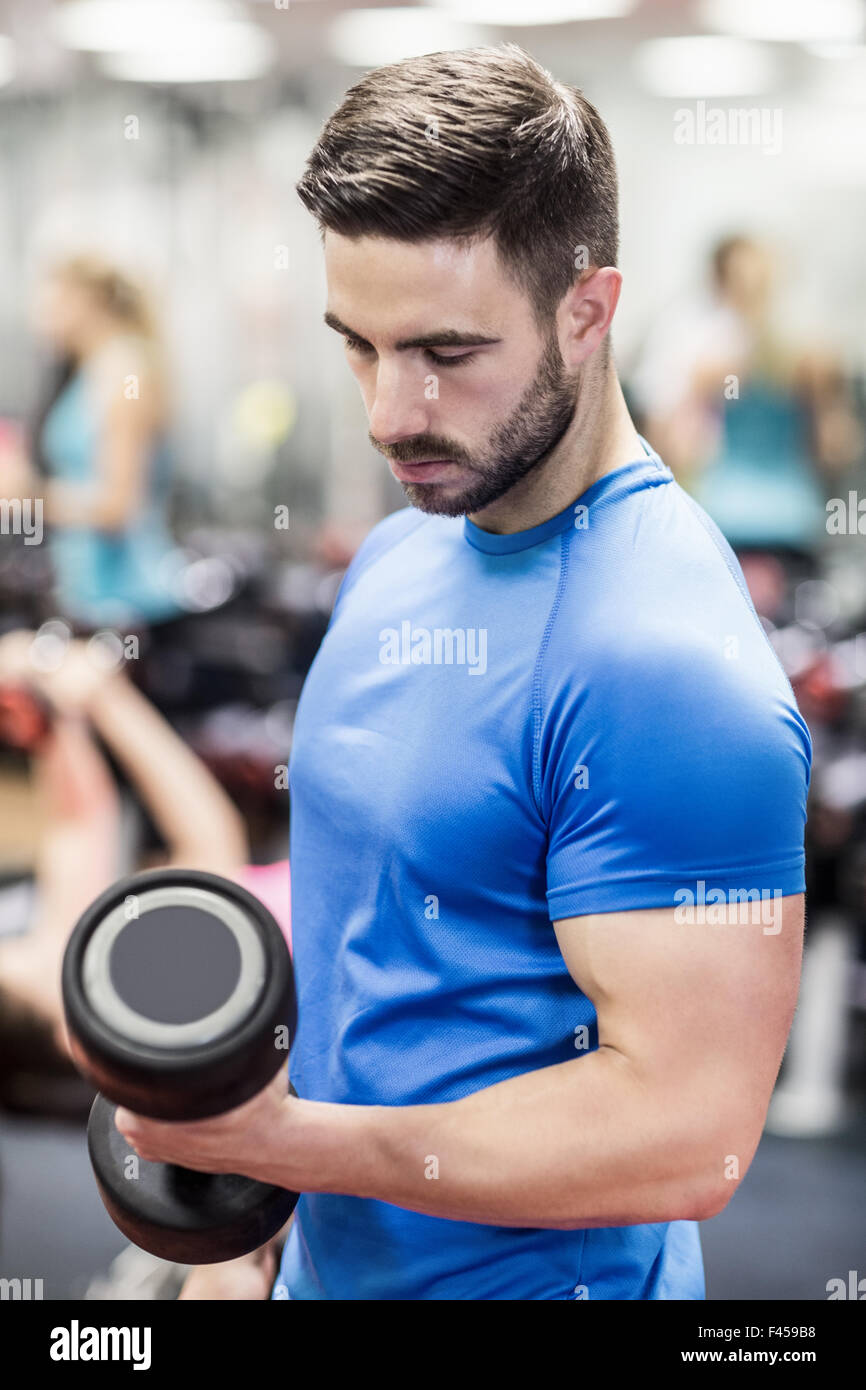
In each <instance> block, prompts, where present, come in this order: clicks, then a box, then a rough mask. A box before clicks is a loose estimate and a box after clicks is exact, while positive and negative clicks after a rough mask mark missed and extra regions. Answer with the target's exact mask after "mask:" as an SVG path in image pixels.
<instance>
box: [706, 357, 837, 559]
mask: <svg viewBox="0 0 866 1390" xmlns="http://www.w3.org/2000/svg"><path fill="white" fill-rule="evenodd" d="M721 426H722V428H721V436H720V439H719V445H718V449H717V451H716V454H715V457H714V458H713V459H712V460H711V461H710V463H709V464H708V465H707V467H706V469H705V470H704V472H703V473H701V474H699V475H698V477H697V479H696V480H695V483H694V485H693V494H694V496H695V498H696V500H697V501H698V502H699V503H700V504H701V506H702V507H703V508H704V510H705V511H707V512H708V513H709V515H710V516H711V517H712V518H713V520H714V521H715V523H716V525H717V526H718V527H719V528H720V530H721V531H722V532H723V533H724V535H725V537H726V538H727V540H728V541H729V542H730V544H731V545H732V546H734V547H738V546H761V545H791V546H796V547H799V548H802V549H805V550H810V549H811V548H812V547H813V546H815V545H816V544H817V543H818V542H819V541H820V539H821V536H822V534H824V523H825V519H826V512H825V506H824V503H825V498H824V491H823V488H822V486H821V483H820V481H819V479H818V477H817V476H816V473H815V467H814V465H813V463H812V460H811V456H810V448H809V418H808V414H807V411H806V409H805V407H804V406H803V404H802V402H801V401H799V400H798V399H797V398H796V396H794V395H792V393H791V392H790V391H787V390H784V389H782V388H781V387H778V386H776V385H774V384H772V383H770V382H767V381H761V380H755V381H749V382H748V383H747V384H746V385H745V386H744V388H743V390H742V392H741V395H740V397H739V399H737V400H726V401H725V402H724V403H723V406H722V420H721Z"/></svg>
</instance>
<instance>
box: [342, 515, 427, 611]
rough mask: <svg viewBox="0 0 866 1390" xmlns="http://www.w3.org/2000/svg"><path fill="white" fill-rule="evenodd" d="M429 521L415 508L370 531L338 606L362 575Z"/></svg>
mask: <svg viewBox="0 0 866 1390" xmlns="http://www.w3.org/2000/svg"><path fill="white" fill-rule="evenodd" d="M429 521H430V517H429V516H427V515H426V514H425V513H423V512H419V511H418V509H417V508H416V507H400V508H399V510H398V511H396V512H390V513H389V514H388V516H386V517H383V518H382V520H381V521H378V522H377V523H376V525H375V526H374V527H373V529H372V530H371V531H368V533H367V535H366V536H365V537H364V539H363V541H362V542H361V544H360V545H359V546H358V549H357V550H356V551H355V554H354V556H353V557H352V561H351V563H350V565H349V567H348V569H347V570H346V573H345V574H344V576H343V582H342V584H341V585H340V590H339V593H338V595H337V603H340V602H341V601H342V600H343V599H344V598H345V596H346V594H347V593H348V592H349V590H350V589H352V588H353V587H354V586H355V584H356V583H357V582H358V580H359V578H360V577H361V575H362V574H364V573H365V572H366V571H367V570H369V569H371V568H372V567H373V565H375V564H376V562H377V560H379V559H381V558H382V556H384V555H386V554H388V552H390V551H391V550H393V549H394V547H395V546H398V545H400V543H401V542H402V541H404V540H405V539H406V538H407V537H408V536H411V535H413V534H414V533H415V532H416V531H417V530H419V529H420V528H421V527H422V526H424V525H425V524H426V523H428V522H429ZM335 612H336V605H335Z"/></svg>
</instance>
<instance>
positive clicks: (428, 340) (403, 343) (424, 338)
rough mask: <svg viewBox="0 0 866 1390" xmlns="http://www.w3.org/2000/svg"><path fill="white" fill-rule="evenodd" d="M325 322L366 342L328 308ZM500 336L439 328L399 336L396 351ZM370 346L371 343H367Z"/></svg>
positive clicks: (482, 341)
mask: <svg viewBox="0 0 866 1390" xmlns="http://www.w3.org/2000/svg"><path fill="white" fill-rule="evenodd" d="M325 323H326V324H327V325H328V327H329V328H333V329H334V332H335V333H343V334H345V335H346V336H347V337H349V338H357V339H358V341H359V342H361V343H367V339H366V338H363V337H362V336H361V334H360V333H356V332H355V330H354V329H353V328H349V326H348V324H345V323H343V321H342V319H339V318H338V317H337V315H336V314H332V313H331V311H330V309H329V310H328V312H327V313H326V314H325ZM501 342H502V339H501V338H487V337H485V336H484V334H483V333H458V331H457V329H456V328H441V329H439V330H438V331H437V332H435V333H424V334H422V335H421V336H420V337H418V338H401V339H400V341H399V342H398V343H397V344H396V349H397V351H398V352H407V351H408V350H409V349H410V348H429V347H482V346H483V345H484V344H485V343H501ZM367 346H368V347H372V344H371V343H367Z"/></svg>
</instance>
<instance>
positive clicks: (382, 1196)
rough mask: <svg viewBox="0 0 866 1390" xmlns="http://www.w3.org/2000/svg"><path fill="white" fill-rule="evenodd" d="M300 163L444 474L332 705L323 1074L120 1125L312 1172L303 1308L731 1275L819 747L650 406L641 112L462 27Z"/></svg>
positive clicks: (403, 437)
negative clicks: (653, 422) (485, 45)
mask: <svg viewBox="0 0 866 1390" xmlns="http://www.w3.org/2000/svg"><path fill="white" fill-rule="evenodd" d="M299 192H300V196H301V198H302V199H303V201H304V203H305V205H306V206H307V207H308V208H309V209H310V210H311V211H312V212H313V213H314V214H315V216H316V217H317V219H318V222H319V224H320V227H321V229H322V232H323V243H324V254H325V261H326V267H327V279H328V307H327V314H326V318H327V322H328V323H329V325H330V326H331V327H332V328H334V329H336V331H337V332H339V333H341V334H342V335H343V337H344V338H345V343H346V351H347V354H348V357H349V362H350V364H351V368H352V370H353V372H354V373H355V376H356V378H357V380H358V383H359V386H360V389H361V393H362V396H363V398H364V404H365V406H366V409H367V412H368V416H369V425H370V439H371V441H372V442H373V444H374V446H375V447H376V448H377V449H378V450H379V451H380V452H381V453H382V454H383V455H384V456H385V457H386V458H387V459H388V462H389V464H390V466H391V468H392V471H393V472H394V474H395V476H396V477H397V478H398V479H400V481H401V482H402V483H403V485H404V487H405V492H406V496H407V498H408V500H409V503H410V504H411V505H410V506H409V507H406V508H404V509H401V510H399V511H397V512H396V513H394V514H392V515H391V516H388V517H386V518H385V520H384V521H382V522H381V523H380V524H379V525H378V526H376V527H375V528H374V529H373V531H372V532H371V533H370V535H369V536H368V537H367V539H366V540H365V542H364V543H363V544H362V546H361V547H360V550H359V551H358V553H357V555H356V557H355V559H354V561H353V563H352V564H351V566H350V568H349V571H348V573H347V574H346V577H345V579H344V581H343V584H342V587H341V591H340V594H339V596H338V600H337V604H336V606H335V610H334V613H333V616H332V620H331V623H330V627H329V630H328V633H327V635H326V636H325V639H324V641H323V643H322V646H321V648H320V651H319V653H318V655H317V658H316V660H315V662H314V664H313V667H312V669H311V670H310V673H309V675H308V677H307V682H306V686H305V689H304V692H303V695H302V698H301V701H300V705H299V709H298V715H297V723H296V728H295V738H294V743H293V749H292V759H291V766H290V787H291V796H292V828H291V851H290V857H291V864H292V899H293V902H292V913H293V933H294V950H295V962H296V969H297V978H298V988H299V1028H298V1034H297V1038H296V1041H295V1043H294V1047H293V1051H292V1056H291V1073H292V1081H293V1083H294V1085H295V1087H296V1088H297V1090H298V1092H299V1095H300V1097H301V1099H293V1098H289V1097H287V1096H286V1094H285V1078H282V1079H281V1081H280V1082H278V1083H277V1084H275V1085H274V1086H271V1087H270V1088H268V1090H267V1091H266V1092H264V1093H263V1094H262V1095H261V1096H259V1097H257V1098H256V1099H255V1100H254V1101H252V1102H251V1103H249V1104H248V1105H246V1106H243V1107H241V1108H240V1109H239V1110H237V1111H235V1112H233V1114H232V1115H229V1116H227V1117H223V1118H220V1119H215V1120H208V1121H203V1122H200V1123H197V1124H189V1125H182V1126H179V1125H164V1124H159V1123H156V1122H147V1121H140V1120H138V1119H137V1118H135V1117H132V1116H130V1115H129V1114H128V1112H123V1113H121V1114H120V1115H119V1117H118V1123H119V1125H120V1127H121V1129H122V1130H123V1132H124V1133H125V1134H126V1136H127V1138H129V1139H130V1141H131V1142H132V1143H134V1144H135V1147H136V1148H138V1149H139V1151H140V1152H141V1153H142V1154H143V1155H144V1156H145V1157H154V1158H164V1159H170V1160H173V1161H176V1162H181V1163H186V1164H188V1165H189V1166H192V1167H197V1168H204V1169H206V1170H208V1171H239V1172H244V1173H249V1174H252V1175H253V1176H256V1177H260V1178H262V1179H265V1180H268V1181H275V1182H278V1183H281V1184H283V1185H284V1186H286V1187H288V1188H292V1189H295V1190H298V1191H300V1192H301V1193H302V1194H303V1195H302V1197H301V1199H300V1202H299V1204H298V1207H297V1210H296V1215H295V1219H294V1222H293V1225H292V1229H291V1231H290V1233H289V1237H288V1240H287V1242H286V1246H285V1250H284V1254H283V1259H282V1268H281V1272H280V1275H279V1277H278V1279H277V1283H276V1285H275V1287H274V1291H273V1296H274V1297H278V1298H280V1297H281V1298H285V1297H289V1298H293V1299H400V1300H404V1299H575V1298H577V1299H590V1300H592V1299H623V1298H625V1299H667V1298H683V1299H701V1298H703V1297H704V1279H703V1270H702V1262H701V1253H700V1245H699V1239H698V1229H697V1226H696V1224H695V1223H696V1222H697V1221H700V1220H701V1219H704V1218H707V1217H711V1216H714V1215H715V1214H716V1213H717V1212H719V1211H721V1210H722V1208H723V1207H724V1206H725V1205H726V1203H727V1202H728V1201H729V1200H730V1197H731V1195H732V1194H733V1192H734V1191H735V1189H736V1187H737V1185H738V1183H739V1182H740V1181H741V1180H742V1178H743V1176H744V1174H745V1172H746V1170H747V1168H748V1166H749V1163H750V1161H751V1159H752V1156H753V1154H754V1151H755V1149H756V1147H757V1144H758V1141H759V1138H760V1135H761V1129H762V1125H763V1121H764V1117H765V1114H766V1110H767V1106H768V1102H769V1098H770V1094H771V1091H772V1087H773V1083H774V1081H775V1078H776V1075H777V1072H778V1069H779V1065H780V1061H781V1058H782V1053H783V1050H784V1046H785V1040H786V1037H787V1034H788V1030H789V1027H790V1024H791V1019H792V1014H793V1010H794V1004H795V998H796V993H797V985H798V976H799V966H800V957H801V946H802V930H803V916H804V899H803V889H804V876H803V859H804V857H803V827H804V817H805V799H806V792H807V787H808V781H809V771H810V758H811V745H810V740H809V734H808V731H807V729H806V726H805V724H804V722H803V720H802V719H801V717H800V715H799V713H798V711H797V708H796V705H795V702H794V698H793V695H792V692H791V688H790V686H789V684H788V682H787V680H786V678H785V675H784V673H783V672H782V670H781V667H780V666H779V664H778V662H777V660H776V657H775V655H774V653H773V651H772V648H771V647H770V645H769V642H768V641H767V638H766V636H765V633H764V631H763V629H762V628H761V626H760V624H759V622H758V620H757V617H756V615H755V612H754V609H753V608H752V606H751V603H750V601H749V598H748V594H747V591H746V589H745V586H744V584H743V581H742V576H741V573H740V570H739V568H738V566H737V563H736V560H735V559H734V556H733V554H732V552H731V551H730V549H729V548H728V546H727V544H726V542H725V541H724V539H723V538H722V536H721V534H720V533H719V532H718V530H717V529H716V528H715V526H714V525H713V523H712V522H711V521H710V520H709V519H708V518H707V517H706V516H705V515H704V513H702V512H701V511H700V509H699V508H698V507H697V506H696V505H695V504H694V503H693V502H692V501H691V500H690V499H689V498H688V496H687V495H686V494H685V493H684V492H683V491H682V490H681V489H680V488H679V487H678V485H677V484H676V482H675V481H674V479H673V476H672V474H671V473H670V471H669V470H668V469H667V467H666V466H665V465H664V464H663V463H662V462H661V460H660V459H659V458H658V457H657V455H655V454H654V453H653V452H652V450H650V449H649V447H648V446H647V445H646V444H645V443H644V442H643V440H642V439H640V438H639V437H638V436H637V435H636V433H635V430H634V428H633V426H632V423H631V420H630V418H629V416H628V413H627V411H626V408H625V405H624V402H623V397H622V395H621V392H620V389H619V384H618V382H617V378H616V374H615V370H614V367H613V364H612V361H611V359H610V355H609V352H608V346H607V334H608V329H609V327H610V323H611V320H612V318H613V314H614V310H615V308H616V304H617V299H618V295H619V289H620V281H621V277H620V274H619V272H618V271H617V270H616V269H615V262H616V254H617V215H616V176H615V169H614V161H613V155H612V152H611V148H610V142H609V139H608V135H607V132H606V130H605V127H604V125H603V124H602V121H601V119H600V118H599V116H598V114H597V112H596V111H595V110H594V109H593V108H592V107H591V106H590V105H589V103H588V102H586V100H585V99H584V98H583V97H582V96H581V95H580V94H579V93H578V92H576V91H575V90H574V89H571V88H567V87H563V86H561V85H560V84H559V83H556V82H554V81H553V79H552V78H551V77H550V75H549V74H548V73H547V72H545V71H544V70H543V69H542V68H540V67H539V66H538V65H537V64H536V63H535V62H534V61H533V60H532V59H531V58H530V57H529V56H528V55H526V54H525V53H524V52H522V51H521V50H520V49H519V48H516V47H513V46H510V45H509V46H505V47H503V48H497V49H478V50H471V51H463V52H450V53H438V54H432V55H427V56H425V57H421V58H414V59H411V60H408V61H406V62H402V63H398V64H396V65H392V66H390V67H387V68H383V69H380V70H378V71H374V72H371V73H369V74H367V75H366V76H365V77H364V78H363V79H362V80H361V81H360V82H359V83H358V84H357V85H356V86H355V87H353V88H352V89H351V90H350V91H349V92H348V94H347V96H346V98H345V100H344V102H343V104H342V106H341V107H340V108H339V110H338V111H337V112H336V114H335V115H334V116H333V117H332V118H331V120H330V121H329V122H328V123H327V124H326V126H325V128H324V130H323V132H322V135H321V137H320V139H319V142H318V144H317V145H316V147H315V149H314V150H313V152H312V155H311V157H310V160H309V163H308V166H307V168H306V171H305V173H304V175H303V178H302V179H301V181H300V184H299ZM744 897H745V898H746V899H748V901H745V902H744V901H742V899H743V898H744ZM255 1264H256V1257H250V1258H249V1259H248V1260H247V1261H246V1262H243V1261H241V1262H239V1263H238V1265H237V1267H236V1269H237V1271H238V1275H237V1277H238V1281H239V1282H238V1285H237V1287H238V1290H239V1292H238V1296H247V1297H248V1296H250V1294H249V1283H248V1282H247V1283H246V1284H244V1285H243V1288H241V1284H240V1280H241V1278H244V1279H246V1280H247V1281H248V1280H249V1271H250V1269H251V1268H252V1267H254V1266H255ZM263 1267H265V1266H264V1265H263ZM234 1268H235V1267H233V1269H234ZM212 1278H213V1279H216V1281H217V1283H216V1284H215V1283H213V1282H211V1283H210V1284H209V1283H208V1277H207V1276H204V1275H203V1276H201V1279H200V1282H199V1284H198V1286H197V1287H198V1293H196V1284H195V1280H196V1276H195V1275H194V1276H193V1278H192V1281H191V1284H190V1287H189V1289H188V1291H187V1295H186V1296H189V1297H194V1296H200V1297H206V1296H222V1297H231V1296H233V1294H232V1289H233V1288H234V1287H235V1285H234V1274H232V1273H229V1274H228V1275H226V1274H223V1273H219V1272H217V1273H216V1274H215V1275H214V1276H212ZM217 1290H218V1292H217ZM209 1291H210V1294H209Z"/></svg>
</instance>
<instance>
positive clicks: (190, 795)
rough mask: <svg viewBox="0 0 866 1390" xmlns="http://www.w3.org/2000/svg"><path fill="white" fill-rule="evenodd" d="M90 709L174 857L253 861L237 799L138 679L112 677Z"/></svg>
mask: <svg viewBox="0 0 866 1390" xmlns="http://www.w3.org/2000/svg"><path fill="white" fill-rule="evenodd" d="M89 713H90V717H91V720H92V722H93V725H94V727H95V728H96V729H97V730H98V732H99V733H100V734H101V736H102V738H103V739H104V740H105V742H106V743H107V744H108V746H109V748H110V749H111V751H112V752H113V753H114V754H115V756H116V757H117V759H118V761H119V762H120V763H121V764H122V765H123V767H124V770H125V771H126V772H127V773H128V774H129V777H130V779H131V781H132V782H133V785H134V786H135V787H136V789H137V791H138V792H139V794H140V796H141V798H142V800H143V801H144V803H145V805H146V806H147V809H148V811H149V812H150V813H151V815H152V817H153V819H154V822H155V824H156V826H157V828H158V829H159V831H160V832H161V834H162V835H163V837H164V839H165V841H166V843H167V845H168V847H169V850H170V851H171V853H172V855H173V856H180V857H186V858H188V859H189V860H190V861H193V860H195V861H196V862H197V863H202V862H207V863H208V864H211V865H213V866H214V867H215V868H219V867H220V866H222V867H225V868H229V867H235V866H237V865H239V864H243V863H246V861H247V859H248V858H249V846H248V843H247V837H246V832H245V829H244V825H243V821H242V819H241V816H240V815H239V814H238V811H237V810H236V808H235V807H234V805H233V804H232V802H231V800H230V798H229V797H228V796H227V795H226V793H225V792H224V791H223V789H222V787H221V786H220V784H219V782H218V781H217V780H216V778H215V777H214V776H213V775H212V773H210V772H209V771H208V769H207V768H206V767H205V765H204V764H203V763H202V761H201V759H200V758H198V757H197V756H196V754H195V753H193V752H192V750H191V749H190V748H188V747H187V745H186V744H185V743H184V741H183V739H182V738H181V737H180V736H179V735H178V734H176V733H175V731H174V729H172V727H171V725H170V724H169V723H168V722H167V720H165V719H164V718H163V717H162V715H161V714H160V713H159V711H158V710H156V709H154V707H153V705H151V703H150V702H149V701H148V700H147V699H145V697H144V696H143V695H142V694H141V692H140V691H139V690H137V689H136V688H135V686H134V685H133V684H132V683H131V681H129V680H127V679H126V677H125V676H123V675H119V676H116V677H113V678H109V679H108V680H106V682H105V684H104V685H103V686H102V688H101V689H100V691H99V693H98V694H97V696H96V697H95V698H94V700H93V701H92V703H91V707H90V711H89Z"/></svg>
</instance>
